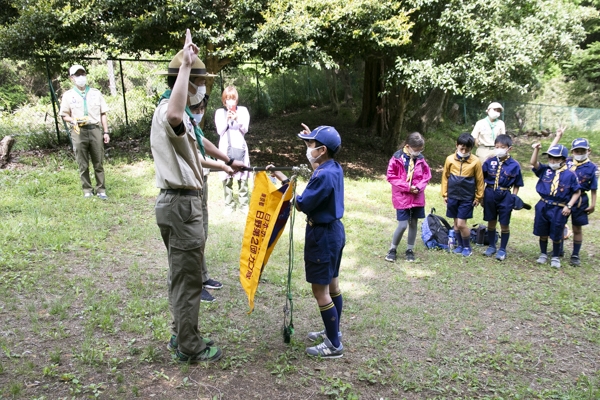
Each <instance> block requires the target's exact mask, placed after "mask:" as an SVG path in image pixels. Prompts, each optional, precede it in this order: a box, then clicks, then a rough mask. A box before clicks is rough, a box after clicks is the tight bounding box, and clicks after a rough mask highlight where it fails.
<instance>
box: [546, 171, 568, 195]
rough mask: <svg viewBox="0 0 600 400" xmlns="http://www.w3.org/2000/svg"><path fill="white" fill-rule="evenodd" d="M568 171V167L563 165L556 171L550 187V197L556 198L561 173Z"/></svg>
mask: <svg viewBox="0 0 600 400" xmlns="http://www.w3.org/2000/svg"><path fill="white" fill-rule="evenodd" d="M566 169H567V165H566V164H565V165H563V166H562V167H560V168H559V169H557V170H556V173H555V174H554V179H552V185H550V196H554V195H555V194H556V192H557V191H558V180H559V179H560V173H561V172H563V171H564V170H566Z"/></svg>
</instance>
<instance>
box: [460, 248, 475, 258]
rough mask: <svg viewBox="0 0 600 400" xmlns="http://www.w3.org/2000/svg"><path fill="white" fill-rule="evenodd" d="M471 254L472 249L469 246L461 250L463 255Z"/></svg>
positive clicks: (468, 255)
mask: <svg viewBox="0 0 600 400" xmlns="http://www.w3.org/2000/svg"><path fill="white" fill-rule="evenodd" d="M472 254H473V250H471V248H470V247H465V248H464V249H463V251H462V256H463V257H471V255H472Z"/></svg>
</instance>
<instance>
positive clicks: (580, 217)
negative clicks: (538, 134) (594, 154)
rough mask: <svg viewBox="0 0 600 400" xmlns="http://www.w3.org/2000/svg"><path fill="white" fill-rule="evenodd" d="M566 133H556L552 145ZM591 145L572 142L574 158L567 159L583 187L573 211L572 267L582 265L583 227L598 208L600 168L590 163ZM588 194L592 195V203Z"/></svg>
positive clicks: (568, 164)
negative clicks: (599, 171)
mask: <svg viewBox="0 0 600 400" xmlns="http://www.w3.org/2000/svg"><path fill="white" fill-rule="evenodd" d="M563 133H564V128H562V127H561V128H560V129H558V130H557V131H556V137H555V139H554V141H553V142H552V145H555V144H557V143H558V141H559V140H560V139H561V137H562V134H563ZM590 153H591V149H590V143H589V141H588V140H587V139H584V138H577V139H575V140H573V141H572V142H571V154H572V157H568V158H567V168H569V169H570V170H571V171H573V172H575V175H577V179H578V180H579V185H580V186H581V197H580V198H579V201H578V202H577V203H576V204H575V206H574V207H573V209H572V210H571V224H572V227H573V252H572V253H571V260H570V261H571V265H573V266H575V267H578V266H580V265H581V258H580V257H579V251H580V250H581V244H582V242H583V225H587V224H588V223H589V219H588V215H589V214H591V213H593V212H594V209H595V208H596V191H597V190H598V167H597V166H596V164H594V163H593V162H591V161H590V159H589V154H590ZM587 192H590V193H591V202H590V198H589V197H588V194H587Z"/></svg>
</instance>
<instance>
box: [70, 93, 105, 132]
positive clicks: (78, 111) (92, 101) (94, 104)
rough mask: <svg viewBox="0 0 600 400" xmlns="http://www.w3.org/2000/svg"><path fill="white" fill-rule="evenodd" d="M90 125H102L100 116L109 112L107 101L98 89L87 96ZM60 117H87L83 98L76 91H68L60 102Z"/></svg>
mask: <svg viewBox="0 0 600 400" xmlns="http://www.w3.org/2000/svg"><path fill="white" fill-rule="evenodd" d="M85 100H86V103H87V112H88V113H87V117H88V118H89V120H88V123H89V124H96V125H100V116H101V115H102V114H105V113H106V112H107V111H108V106H107V105H106V101H105V100H104V97H103V96H102V93H100V91H99V90H98V89H93V88H90V90H89V91H88V92H87V94H86V96H85ZM59 114H60V115H64V116H67V117H71V118H82V117H85V111H84V104H83V97H81V95H80V94H79V93H77V92H76V91H75V89H70V90H67V91H66V92H65V93H64V94H63V96H62V99H61V101H60V112H59Z"/></svg>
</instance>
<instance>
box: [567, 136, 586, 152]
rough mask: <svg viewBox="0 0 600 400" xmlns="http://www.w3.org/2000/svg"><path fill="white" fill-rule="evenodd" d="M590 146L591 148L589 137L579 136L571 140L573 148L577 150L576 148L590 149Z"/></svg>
mask: <svg viewBox="0 0 600 400" xmlns="http://www.w3.org/2000/svg"><path fill="white" fill-rule="evenodd" d="M589 148H590V142H588V141H587V139H584V138H578V139H575V140H573V141H572V142H571V150H575V149H587V150H589Z"/></svg>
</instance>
